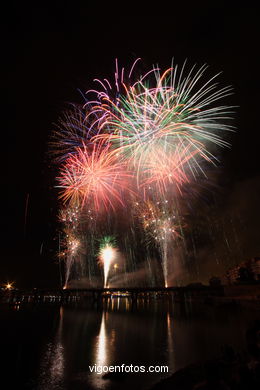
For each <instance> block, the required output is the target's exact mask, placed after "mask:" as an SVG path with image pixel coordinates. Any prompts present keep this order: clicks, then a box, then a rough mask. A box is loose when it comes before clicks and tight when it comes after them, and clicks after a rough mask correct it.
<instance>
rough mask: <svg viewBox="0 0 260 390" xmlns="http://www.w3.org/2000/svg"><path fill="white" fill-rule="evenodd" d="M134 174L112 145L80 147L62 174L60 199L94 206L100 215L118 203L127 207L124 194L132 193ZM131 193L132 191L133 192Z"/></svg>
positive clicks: (101, 143)
mask: <svg viewBox="0 0 260 390" xmlns="http://www.w3.org/2000/svg"><path fill="white" fill-rule="evenodd" d="M131 178H132V174H131V173H129V172H128V171H127V170H126V166H125V165H124V164H122V161H120V160H119V159H118V156H117V153H116V152H115V151H112V150H111V148H110V144H105V143H104V142H98V143H94V144H93V145H91V149H90V148H89V147H87V146H84V147H83V148H77V149H76V153H75V154H74V155H72V156H70V157H69V158H68V159H67V161H66V162H65V164H64V165H63V167H62V168H61V171H60V176H59V177H58V181H59V184H60V185H59V186H58V187H59V188H62V192H61V195H60V197H61V198H62V199H63V201H64V202H69V203H72V204H77V205H78V204H81V206H84V205H85V204H89V203H92V206H93V207H94V209H95V210H96V211H97V212H98V211H100V210H101V209H108V208H109V207H112V209H115V208H116V206H117V205H118V204H120V205H124V201H123V193H124V192H125V190H127V191H128V192H129V189H130V187H131ZM130 191H131V189H130Z"/></svg>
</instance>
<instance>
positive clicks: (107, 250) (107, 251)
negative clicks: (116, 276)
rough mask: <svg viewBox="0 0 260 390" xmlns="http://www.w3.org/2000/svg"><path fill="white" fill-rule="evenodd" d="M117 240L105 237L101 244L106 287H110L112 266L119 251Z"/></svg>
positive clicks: (100, 258)
mask: <svg viewBox="0 0 260 390" xmlns="http://www.w3.org/2000/svg"><path fill="white" fill-rule="evenodd" d="M115 245H116V244H115V238H114V237H112V236H106V237H104V238H103V239H102V240H101V242H100V248H99V260H100V263H101V264H102V265H103V270H104V287H105V288H106V287H108V285H107V278H108V274H109V270H110V267H111V264H112V263H113V261H114V260H115V259H116V256H117V249H116V247H115Z"/></svg>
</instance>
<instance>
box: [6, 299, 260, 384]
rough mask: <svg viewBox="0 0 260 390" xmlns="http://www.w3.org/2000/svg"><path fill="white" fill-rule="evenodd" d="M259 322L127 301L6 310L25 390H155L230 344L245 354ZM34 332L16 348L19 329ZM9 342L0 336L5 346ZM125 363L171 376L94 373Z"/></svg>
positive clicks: (236, 311) (196, 307)
mask: <svg viewBox="0 0 260 390" xmlns="http://www.w3.org/2000/svg"><path fill="white" fill-rule="evenodd" d="M257 315H258V314H257V313H256V312H255V308H254V309H249V308H245V307H239V306H231V307H228V308H227V307H210V306H208V305H203V304H190V303H188V304H187V303H178V304H177V303H174V302H173V301H171V300H166V301H163V300H151V299H150V300H142V299H140V300H138V301H137V303H136V305H134V306H133V305H132V304H131V301H130V300H129V299H128V298H112V299H107V300H105V301H104V303H103V305H97V304H96V305H94V304H93V303H92V302H91V301H89V302H87V303H85V305H84V307H83V306H76V305H75V306H72V305H68V306H64V307H61V308H59V307H58V306H52V307H49V308H48V307H46V306H44V305H39V306H38V307H37V308H35V307H31V308H29V307H28V306H27V308H26V307H25V306H21V307H20V310H19V311H17V310H14V309H13V310H11V309H10V308H9V309H8V310H7V311H6V317H4V318H3V322H2V325H3V324H5V323H6V329H5V338H7V340H4V339H3V340H4V341H5V342H6V344H9V347H10V345H13V347H12V348H13V356H12V359H13V362H16V361H18V362H19V364H18V363H15V364H13V365H12V370H14V374H16V375H17V378H18V379H17V381H18V380H19V384H20V385H19V389H21V388H23V387H22V385H21V384H22V383H24V384H25V387H24V388H26V389H34V390H70V389H73V390H81V389H82V390H83V389H84V390H85V389H95V390H97V389H104V390H110V389H122V388H124V389H132V388H138V389H149V388H150V387H151V386H152V385H153V384H154V383H156V382H158V381H159V380H160V379H162V378H163V377H166V376H168V375H170V374H171V373H173V372H175V371H177V370H179V369H180V368H182V367H185V366H187V365H189V364H191V363H194V362H198V361H203V360H205V359H208V358H210V357H214V356H217V355H219V353H220V351H221V347H222V346H223V345H225V344H229V345H232V346H233V347H234V349H235V350H236V351H238V352H239V351H242V350H245V349H246V345H245V332H246V329H247V328H248V326H249V325H250V323H251V321H252V320H254V319H256V318H257ZM8 324H12V325H11V326H12V329H13V330H12V332H10V334H9V333H8V330H7V329H8ZM28 326H31V329H37V331H35V335H32V334H31V333H30V332H29V331H28V333H24V335H23V338H22V339H20V338H19V339H18V338H17V339H15V341H14V342H13V337H14V335H15V334H16V333H17V332H18V329H20V328H24V329H25V328H26V327H28ZM2 338H3V336H2ZM3 340H2V341H1V336H0V341H1V342H2V344H3ZM32 340H33V342H32ZM12 342H13V343H14V344H12ZM19 343H20V346H19ZM0 346H1V345H0ZM18 355H19V356H18ZM28 356H29V358H28ZM30 356H32V358H31V360H30ZM37 356H39V357H37ZM35 357H36V358H35ZM18 358H19V359H18ZM34 360H36V361H34ZM28 361H30V363H29V364H28ZM123 363H124V364H125V365H131V364H133V365H139V366H140V365H144V366H146V367H148V366H149V365H153V366H156V365H167V366H169V374H166V373H161V374H160V373H154V374H151V373H144V374H142V373H136V374H134V373H129V374H124V375H122V376H120V377H117V376H116V375H114V376H113V375H111V376H110V377H109V378H106V379H105V378H104V377H103V374H102V375H100V374H98V373H97V372H90V369H89V366H94V365H95V364H96V365H102V366H104V365H106V366H109V365H121V364H123ZM8 364H9V363H8ZM34 364H35V367H34ZM19 375H20V376H19Z"/></svg>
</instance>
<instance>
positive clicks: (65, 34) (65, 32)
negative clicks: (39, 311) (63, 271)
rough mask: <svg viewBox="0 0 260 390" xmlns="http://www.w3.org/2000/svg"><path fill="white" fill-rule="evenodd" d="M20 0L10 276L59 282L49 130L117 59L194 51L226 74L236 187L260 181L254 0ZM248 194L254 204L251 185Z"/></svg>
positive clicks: (8, 137) (10, 97)
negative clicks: (245, 2)
mask: <svg viewBox="0 0 260 390" xmlns="http://www.w3.org/2000/svg"><path fill="white" fill-rule="evenodd" d="M10 3H11V4H10V5H9V6H8V10H7V11H6V12H5V13H2V29H3V31H2V33H1V65H2V72H1V75H2V82H1V89H2V97H3V104H2V107H3V113H2V121H1V125H2V136H3V138H2V148H1V151H2V157H3V158H2V169H1V172H2V175H3V180H2V183H3V185H2V193H3V195H4V200H3V203H2V219H1V220H2V230H3V234H2V239H3V243H2V250H1V253H2V256H1V263H0V283H1V282H5V281H6V280H15V281H16V284H17V286H19V287H23V286H30V287H31V286H45V285H56V284H57V283H58V267H57V265H56V264H55V260H54V249H55V248H57V241H55V240H56V238H57V235H56V223H55V221H56V214H57V202H56V200H55V199H56V196H57V191H56V190H55V189H54V188H53V187H54V169H53V167H52V166H51V163H50V159H49V156H48V141H49V136H50V134H51V131H52V129H53V124H54V123H55V122H57V119H58V117H59V114H60V112H61V110H62V109H63V107H64V103H66V102H75V101H76V102H81V98H80V95H79V93H78V92H77V88H80V89H81V90H82V91H86V90H87V89H89V88H92V86H93V84H92V80H93V79H94V78H96V77H98V78H102V77H108V78H111V77H112V75H113V72H114V63H115V58H118V59H119V62H120V63H121V65H122V66H124V65H129V64H131V63H132V62H133V61H134V60H135V59H136V58H137V57H141V58H142V59H143V63H144V64H145V66H147V67H148V68H150V67H151V66H152V64H155V63H159V64H160V66H161V67H162V68H166V67H169V66H170V63H171V59H172V57H174V58H175V60H176V62H177V63H182V62H183V61H184V60H185V59H186V58H188V61H189V63H190V64H193V63H198V64H199V65H202V64H204V63H207V64H209V65H210V72H211V74H215V73H217V72H219V71H223V75H222V76H221V81H222V83H223V84H224V85H227V84H231V85H233V86H234V91H235V93H234V95H233V96H232V97H230V98H229V101H228V103H229V104H231V105H237V106H239V108H237V109H236V111H237V113H236V115H235V125H236V126H237V133H236V134H235V135H234V136H233V141H232V143H233V147H232V150H229V151H227V152H226V153H225V155H224V160H223V166H224V168H222V169H223V177H225V180H224V182H225V185H226V186H227V187H228V188H233V186H236V187H237V186H238V187H239V183H240V182H244V181H247V180H251V179H252V178H253V179H254V180H253V182H255V181H257V180H258V175H259V173H260V172H259V139H258V132H259V129H258V115H259V90H258V86H257V84H258V80H259V77H258V74H259V20H258V12H257V9H256V8H255V7H254V6H251V7H250V6H248V7H247V6H238V3H237V4H236V5H235V6H234V7H232V6H231V5H229V8H228V7H227V6H221V5H219V6H217V5H215V6H207V7H203V6H202V5H201V6H200V5H197V6H195V5H194V6H189V5H188V3H184V5H183V6H182V5H180V3H181V2H174V1H172V2H169V4H171V5H170V6H168V5H167V3H166V2H165V3H164V2H163V3H160V4H157V5H156V6H154V8H151V7H152V6H151V3H150V6H149V7H143V9H140V4H139V5H138V6H137V5H134V4H133V3H131V2H129V3H125V4H124V6H122V5H121V6H120V7H118V8H117V7H116V6H115V5H111V4H113V2H111V3H110V2H109V3H108V4H107V6H105V7H104V6H103V5H101V3H100V2H89V1H85V2H82V3H80V2H77V1H51V2H49V5H48V2H45V1H41V2H40V1H39V2H34V5H32V6H29V5H28V4H26V2H18V1H17V2H15V1H13V2H10ZM139 3H141V2H139ZM175 3H176V4H178V5H176V6H175ZM122 4H123V3H122ZM226 4H227V2H226ZM234 4H235V3H234ZM258 182H259V181H258ZM245 187H246V188H248V187H247V186H245ZM258 188H259V186H258ZM250 190H252V188H251V189H250ZM243 196H244V197H248V202H249V203H250V191H249V192H248V191H246V192H245V193H244V195H243ZM27 198H28V210H27V211H28V212H27V220H26V225H25V205H26V199H27ZM245 202H247V200H246V201H245Z"/></svg>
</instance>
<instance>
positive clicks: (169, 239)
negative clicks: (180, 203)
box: [136, 199, 183, 287]
mask: <svg viewBox="0 0 260 390" xmlns="http://www.w3.org/2000/svg"><path fill="white" fill-rule="evenodd" d="M136 210H137V213H138V215H139V219H140V220H141V222H142V226H143V230H144V233H145V236H146V244H147V245H148V246H149V245H151V244H154V243H155V244H156V245H157V247H159V249H160V252H161V258H162V269H163V275H164V281H165V287H168V261H169V248H170V247H169V245H170V244H172V243H174V242H175V241H176V240H177V239H182V228H183V222H182V219H181V217H180V216H179V215H178V213H177V210H176V212H173V211H172V210H174V207H173V205H171V206H170V205H169V202H168V200H167V199H166V200H164V201H157V202H151V201H148V202H144V203H139V202H136Z"/></svg>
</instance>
